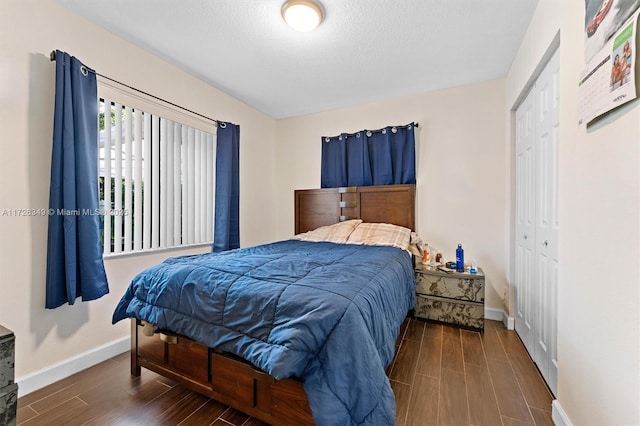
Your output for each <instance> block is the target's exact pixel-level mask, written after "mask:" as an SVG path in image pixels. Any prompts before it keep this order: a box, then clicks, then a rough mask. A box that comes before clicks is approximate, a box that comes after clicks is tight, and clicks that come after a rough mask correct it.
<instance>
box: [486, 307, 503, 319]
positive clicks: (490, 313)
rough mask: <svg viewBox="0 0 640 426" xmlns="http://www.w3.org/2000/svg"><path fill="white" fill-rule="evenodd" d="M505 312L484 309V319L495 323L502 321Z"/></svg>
mask: <svg viewBox="0 0 640 426" xmlns="http://www.w3.org/2000/svg"><path fill="white" fill-rule="evenodd" d="M503 316H504V311H503V310H502V309H494V308H484V318H485V319H488V320H493V321H502V317H503Z"/></svg>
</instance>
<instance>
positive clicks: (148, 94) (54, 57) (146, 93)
mask: <svg viewBox="0 0 640 426" xmlns="http://www.w3.org/2000/svg"><path fill="white" fill-rule="evenodd" d="M49 59H50V60H51V61H55V60H56V51H55V50H52V51H51V53H50V54H49ZM91 71H92V72H93V73H94V74H95V75H97V76H100V77H102V78H104V79H107V80H109V81H113V82H114V83H117V84H120V85H121V86H124V87H126V88H128V89H131V90H135V91H136V92H139V93H142V94H144V95H146V96H149V97H152V98H153V99H156V100H158V101H162V102H165V103H167V104H169V105H171V106H174V107H176V108H180V109H182V110H184V111H188V112H190V113H191V114H195V115H197V116H198V117H202V118H206V119H207V120H210V121H213V122H214V123H216V126H217V125H218V123H220V122H221V121H220V120H216V119H215V118H211V117H207V116H206V115H202V114H200V113H199V112H195V111H192V110H190V109H189V108H185V107H183V106H181V105H178V104H174V103H173V102H171V101H168V100H166V99H162V98H160V97H158V96H156V95H152V94H151V93H148V92H145V91H144V90H140V89H137V88H135V87H132V86H129V85H128V84H125V83H122V82H120V81H118V80H115V79H113V78H111V77H107V76H106V75H102V74H100V73H99V72H96V71H94V70H91Z"/></svg>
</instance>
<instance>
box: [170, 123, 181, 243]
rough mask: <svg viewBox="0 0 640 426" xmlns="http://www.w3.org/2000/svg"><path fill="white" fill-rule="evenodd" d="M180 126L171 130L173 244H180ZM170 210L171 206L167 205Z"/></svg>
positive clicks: (177, 125)
mask: <svg viewBox="0 0 640 426" xmlns="http://www.w3.org/2000/svg"><path fill="white" fill-rule="evenodd" d="M181 141H182V126H181V125H179V124H176V125H175V126H174V128H173V244H174V245H180V244H182V226H181V225H182V188H181V185H182V155H181V153H182V146H183V144H182V142H181ZM169 208H171V205H169Z"/></svg>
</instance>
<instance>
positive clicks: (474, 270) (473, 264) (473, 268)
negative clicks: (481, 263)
mask: <svg viewBox="0 0 640 426" xmlns="http://www.w3.org/2000/svg"><path fill="white" fill-rule="evenodd" d="M469 273H471V274H477V273H478V264H477V263H476V262H475V260H473V261H471V268H469Z"/></svg>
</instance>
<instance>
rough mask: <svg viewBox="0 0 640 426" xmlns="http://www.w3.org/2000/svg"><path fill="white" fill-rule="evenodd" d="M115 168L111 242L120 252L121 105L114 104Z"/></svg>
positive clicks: (115, 249) (115, 250) (117, 251)
mask: <svg viewBox="0 0 640 426" xmlns="http://www.w3.org/2000/svg"><path fill="white" fill-rule="evenodd" d="M114 110H115V111H114V115H115V130H116V141H115V157H114V161H115V170H114V172H115V173H114V184H113V197H114V198H115V200H114V203H113V204H114V206H113V208H114V211H115V214H114V216H113V243H114V250H113V251H114V252H115V253H120V252H121V251H122V214H120V212H121V211H122V183H121V182H122V160H123V159H122V105H120V104H115V107H114Z"/></svg>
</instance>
